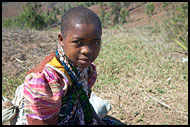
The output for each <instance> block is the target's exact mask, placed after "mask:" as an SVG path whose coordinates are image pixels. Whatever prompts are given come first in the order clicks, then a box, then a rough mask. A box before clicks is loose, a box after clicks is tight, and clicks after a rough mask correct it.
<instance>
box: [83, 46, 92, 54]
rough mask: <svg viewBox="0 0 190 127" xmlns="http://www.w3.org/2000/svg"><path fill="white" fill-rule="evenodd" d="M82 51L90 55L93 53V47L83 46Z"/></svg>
mask: <svg viewBox="0 0 190 127" xmlns="http://www.w3.org/2000/svg"><path fill="white" fill-rule="evenodd" d="M81 53H82V54H85V55H89V54H91V53H92V48H91V47H90V46H87V45H85V46H82V49H81Z"/></svg>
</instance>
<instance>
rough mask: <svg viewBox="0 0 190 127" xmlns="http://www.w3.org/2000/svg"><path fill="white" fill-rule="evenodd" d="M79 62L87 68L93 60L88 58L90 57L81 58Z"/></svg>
mask: <svg viewBox="0 0 190 127" xmlns="http://www.w3.org/2000/svg"><path fill="white" fill-rule="evenodd" d="M77 61H78V63H79V64H80V65H83V66H87V65H88V64H90V62H91V59H90V58H88V57H85V58H80V59H78V60H77Z"/></svg>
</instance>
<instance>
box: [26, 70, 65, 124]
mask: <svg viewBox="0 0 190 127" xmlns="http://www.w3.org/2000/svg"><path fill="white" fill-rule="evenodd" d="M64 86H65V84H64V83H63V81H62V82H61V80H59V78H58V77H56V76H55V75H54V73H53V71H52V70H51V69H48V68H44V70H43V72H39V73H31V74H30V75H28V76H27V77H26V79H25V83H24V101H25V103H24V110H25V113H26V117H27V120H28V124H29V125H48V124H50V125H56V124H57V121H58V116H59V115H58V114H59V111H60V106H61V97H62V94H63V87H64Z"/></svg>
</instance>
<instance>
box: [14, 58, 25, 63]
mask: <svg viewBox="0 0 190 127" xmlns="http://www.w3.org/2000/svg"><path fill="white" fill-rule="evenodd" d="M14 58H15V60H17V61H18V62H19V63H23V62H24V61H22V60H19V59H18V58H16V57H14Z"/></svg>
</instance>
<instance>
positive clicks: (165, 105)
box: [148, 95, 171, 109]
mask: <svg viewBox="0 0 190 127" xmlns="http://www.w3.org/2000/svg"><path fill="white" fill-rule="evenodd" d="M148 96H149V97H150V98H151V99H152V100H154V101H156V102H158V103H159V104H160V105H162V106H164V107H166V108H168V109H171V108H170V106H169V105H167V104H166V103H164V102H161V101H160V100H158V99H156V98H154V97H152V96H150V95H148Z"/></svg>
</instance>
